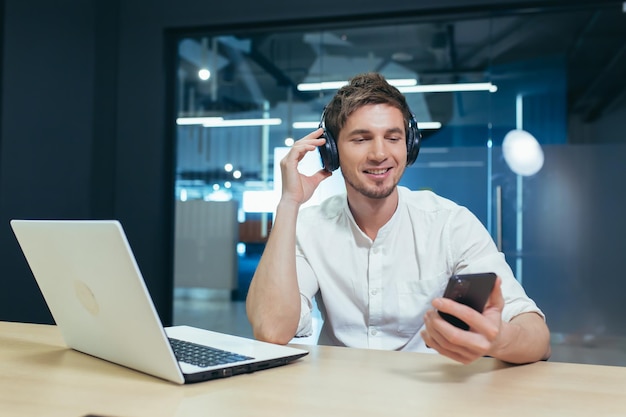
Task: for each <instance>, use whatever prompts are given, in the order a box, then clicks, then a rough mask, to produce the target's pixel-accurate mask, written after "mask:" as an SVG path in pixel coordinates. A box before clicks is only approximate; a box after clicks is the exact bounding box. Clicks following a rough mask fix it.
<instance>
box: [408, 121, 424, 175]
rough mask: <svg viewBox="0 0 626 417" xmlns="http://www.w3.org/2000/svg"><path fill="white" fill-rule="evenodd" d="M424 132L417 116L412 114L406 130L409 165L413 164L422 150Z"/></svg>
mask: <svg viewBox="0 0 626 417" xmlns="http://www.w3.org/2000/svg"><path fill="white" fill-rule="evenodd" d="M421 139H422V134H421V133H420V131H419V128H418V127H417V120H415V116H411V120H409V126H408V128H407V132H406V164H407V166H409V165H411V164H413V162H415V160H416V159H417V155H418V154H419V151H420V142H421Z"/></svg>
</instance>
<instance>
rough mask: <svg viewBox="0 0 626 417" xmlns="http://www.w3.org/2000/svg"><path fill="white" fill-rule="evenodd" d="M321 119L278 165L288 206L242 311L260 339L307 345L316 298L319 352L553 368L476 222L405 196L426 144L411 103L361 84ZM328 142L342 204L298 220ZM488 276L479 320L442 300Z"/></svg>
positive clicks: (446, 204)
mask: <svg viewBox="0 0 626 417" xmlns="http://www.w3.org/2000/svg"><path fill="white" fill-rule="evenodd" d="M322 119H323V120H322V124H323V126H321V127H320V128H319V129H317V130H316V131H315V132H312V133H311V134H309V135H307V136H305V137H304V138H302V139H301V140H299V141H297V142H296V143H295V144H294V146H293V147H292V148H291V149H290V151H289V153H288V154H287V155H286V156H285V158H284V159H283V160H282V161H281V163H280V164H281V165H280V166H281V173H282V179H283V189H282V196H281V199H280V202H279V204H278V207H277V211H276V218H275V222H274V226H273V228H272V231H271V234H270V237H269V239H268V242H267V245H266V248H265V251H264V253H263V256H262V257H261V260H260V262H259V265H258V268H257V270H256V272H255V274H254V277H253V279H252V282H251V285H250V289H249V292H248V298H247V300H246V307H247V313H248V318H249V320H250V323H251V324H252V329H253V332H254V335H255V337H256V338H258V339H260V340H265V341H269V342H273V343H280V344H285V343H288V342H289V341H290V340H291V339H292V338H293V337H294V336H307V335H310V334H311V323H312V319H311V309H312V302H313V298H314V297H315V299H316V301H317V305H318V307H319V309H320V312H321V313H322V318H323V319H324V324H323V327H322V330H321V333H320V339H319V343H320V344H330V345H338V346H349V347H360V348H374V349H390V350H391V349H393V350H413V351H428V350H430V349H434V350H436V351H437V352H439V353H440V354H442V355H445V356H448V357H450V358H452V359H454V360H456V361H459V362H461V363H465V364H467V363H471V362H472V361H474V360H476V359H478V358H480V357H482V356H486V355H488V356H492V357H495V358H498V359H501V360H503V361H507V362H511V363H528V362H534V361H538V360H542V359H547V358H548V357H549V355H550V343H549V339H550V334H549V330H548V327H547V326H546V324H545V320H544V317H543V314H542V312H541V311H540V310H539V309H538V308H537V306H536V305H535V303H534V302H533V301H532V300H530V299H529V298H528V297H527V296H526V294H525V292H524V290H523V289H522V287H521V286H520V285H519V284H518V282H517V281H516V280H515V278H514V277H513V274H512V272H511V269H510V268H509V266H508V265H507V263H506V262H505V260H504V257H503V255H502V254H501V253H499V252H498V251H497V249H496V247H495V245H494V243H493V241H492V239H491V237H490V236H489V234H488V232H487V231H486V230H485V228H484V227H483V226H482V224H481V223H480V222H479V220H478V219H477V218H476V217H475V216H473V215H472V214H471V213H470V212H469V211H468V210H467V209H465V208H464V207H461V206H458V205H456V204H455V203H453V202H451V201H449V200H447V199H444V198H442V197H439V196H437V195H435V194H433V193H432V192H429V191H409V190H408V189H406V188H404V187H399V186H398V182H399V181H400V178H401V177H402V174H403V173H404V170H405V167H406V165H407V162H409V163H410V162H412V160H413V159H414V158H415V156H416V150H415V149H413V146H414V145H415V143H412V141H414V140H418V138H419V133H417V135H418V136H417V137H415V131H414V130H413V131H412V130H411V129H416V127H415V126H413V125H412V124H413V122H414V119H413V116H412V114H411V112H410V109H409V108H408V106H407V104H406V100H405V98H404V96H403V95H402V94H401V93H400V92H399V91H398V90H397V89H396V88H395V87H393V86H391V85H389V84H388V83H387V81H386V80H385V79H384V78H383V77H382V76H381V75H379V74H376V73H368V74H362V75H358V76H356V77H354V78H353V79H352V80H351V81H350V83H349V85H347V86H345V87H343V88H341V89H340V90H339V91H338V92H337V94H336V95H335V96H334V98H333V99H332V100H331V102H330V103H329V104H328V106H327V107H326V109H325V111H324V115H323V116H322ZM324 131H326V136H327V137H328V142H331V139H332V140H333V142H334V146H336V150H335V151H334V152H336V155H335V156H336V159H337V163H338V164H339V166H340V167H341V171H342V174H343V177H344V181H345V185H346V194H343V195H339V196H333V197H330V198H329V199H327V200H326V201H324V202H323V203H322V204H321V205H319V206H313V207H307V208H304V209H302V210H300V207H301V205H302V204H303V203H305V202H306V201H307V200H308V199H309V198H311V196H312V194H313V192H314V191H315V189H316V188H317V186H318V185H319V184H320V182H321V181H323V180H324V179H326V178H328V177H329V176H330V175H331V172H329V171H328V170H324V169H322V170H320V171H318V172H317V173H315V174H313V175H311V176H305V175H302V174H300V173H299V171H298V169H297V167H298V163H299V162H300V161H301V160H302V158H303V157H304V156H305V155H306V154H307V153H308V152H315V151H316V150H317V149H318V147H322V149H326V148H324V145H325V144H326V139H325V138H324V137H323V133H324ZM323 155H325V153H323ZM325 159H326V158H325ZM489 271H491V272H495V273H496V274H497V275H498V279H497V281H496V285H495V287H494V289H493V291H492V293H491V295H490V298H489V300H488V301H487V305H486V307H485V309H484V311H483V313H482V314H481V313H478V312H476V311H474V310H472V309H471V308H469V307H467V306H465V305H462V304H459V303H457V302H455V301H453V300H450V299H444V298H441V295H442V293H443V289H444V287H445V285H446V283H447V280H448V278H449V277H450V276H451V275H453V274H459V273H471V272H489ZM437 311H441V312H445V313H449V314H452V315H453V316H456V317H457V318H459V319H461V320H463V321H464V322H466V323H467V324H468V325H469V326H470V329H469V330H468V331H466V330H461V329H459V328H457V327H455V326H453V325H451V324H450V323H448V322H447V321H445V320H443V319H442V318H441V317H440V316H439V314H438V313H437Z"/></svg>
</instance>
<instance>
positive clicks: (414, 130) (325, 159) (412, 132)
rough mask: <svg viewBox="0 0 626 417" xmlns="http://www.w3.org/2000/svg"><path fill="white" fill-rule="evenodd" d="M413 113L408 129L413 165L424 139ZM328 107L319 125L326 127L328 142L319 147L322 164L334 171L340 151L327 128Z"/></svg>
mask: <svg viewBox="0 0 626 417" xmlns="http://www.w3.org/2000/svg"><path fill="white" fill-rule="evenodd" d="M410 114H411V118H410V119H409V125H408V126H407V129H406V164H407V166H408V165H411V164H412V163H413V162H415V160H416V159H417V154H418V153H419V151H420V141H421V139H422V135H421V133H420V131H419V128H418V127H417V120H416V119H415V115H414V114H413V113H410ZM325 118H326V107H324V111H323V112H322V120H321V121H320V125H319V127H321V128H322V129H324V136H323V137H324V138H326V143H324V144H323V145H322V146H318V147H317V148H318V149H319V151H320V156H321V157H322V165H323V166H324V169H325V170H326V171H329V172H332V171H334V170H336V169H337V168H339V152H338V151H337V142H336V141H335V138H334V137H333V135H332V134H331V133H330V131H329V130H327V129H326V122H325Z"/></svg>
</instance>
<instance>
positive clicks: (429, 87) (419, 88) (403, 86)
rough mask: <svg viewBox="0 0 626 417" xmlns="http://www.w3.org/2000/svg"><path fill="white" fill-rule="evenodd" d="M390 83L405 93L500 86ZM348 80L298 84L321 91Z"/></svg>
mask: <svg viewBox="0 0 626 417" xmlns="http://www.w3.org/2000/svg"><path fill="white" fill-rule="evenodd" d="M388 81H389V84H391V85H394V86H396V87H398V90H400V91H401V92H403V93H446V92H463V91H489V92H491V93H495V92H496V91H498V87H497V86H496V85H495V84H493V83H490V82H486V83H456V84H423V85H417V80H415V79H398V80H388ZM346 84H348V82H347V81H326V82H321V83H301V84H298V90H299V91H320V90H337V89H339V88H341V87H343V86H344V85H346Z"/></svg>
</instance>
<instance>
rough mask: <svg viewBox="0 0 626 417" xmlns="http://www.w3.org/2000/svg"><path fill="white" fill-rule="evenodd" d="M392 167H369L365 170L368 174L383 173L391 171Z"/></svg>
mask: <svg viewBox="0 0 626 417" xmlns="http://www.w3.org/2000/svg"><path fill="white" fill-rule="evenodd" d="M389 169H390V168H385V169H367V170H365V173H366V174H372V175H382V174H384V173H386V172H387V171H389Z"/></svg>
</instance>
